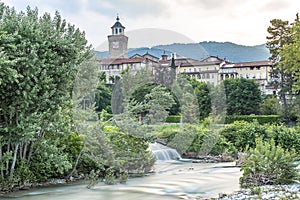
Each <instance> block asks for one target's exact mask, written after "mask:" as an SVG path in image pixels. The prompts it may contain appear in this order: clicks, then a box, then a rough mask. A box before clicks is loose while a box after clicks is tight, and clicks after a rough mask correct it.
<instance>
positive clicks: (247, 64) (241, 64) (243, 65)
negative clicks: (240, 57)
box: [234, 60, 272, 67]
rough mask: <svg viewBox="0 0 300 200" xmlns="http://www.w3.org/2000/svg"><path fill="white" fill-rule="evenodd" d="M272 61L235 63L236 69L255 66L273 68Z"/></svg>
mask: <svg viewBox="0 0 300 200" xmlns="http://www.w3.org/2000/svg"><path fill="white" fill-rule="evenodd" d="M271 65H272V62H271V61H267V60H265V61H254V62H239V63H234V67H255V66H271Z"/></svg>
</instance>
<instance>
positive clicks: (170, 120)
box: [166, 115, 181, 123]
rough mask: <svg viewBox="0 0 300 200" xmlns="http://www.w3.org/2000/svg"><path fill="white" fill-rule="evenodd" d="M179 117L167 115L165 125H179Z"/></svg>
mask: <svg viewBox="0 0 300 200" xmlns="http://www.w3.org/2000/svg"><path fill="white" fill-rule="evenodd" d="M180 119H181V116H180V115H169V116H168V117H167V119H166V122H167V123H180Z"/></svg>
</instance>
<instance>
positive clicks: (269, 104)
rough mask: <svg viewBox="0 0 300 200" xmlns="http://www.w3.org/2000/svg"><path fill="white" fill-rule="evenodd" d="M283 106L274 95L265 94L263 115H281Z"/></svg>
mask: <svg viewBox="0 0 300 200" xmlns="http://www.w3.org/2000/svg"><path fill="white" fill-rule="evenodd" d="M280 113H281V106H280V104H279V101H278V99H277V98H276V96H274V95H265V96H263V98H262V104H261V108H260V114H262V115H279V114H280Z"/></svg>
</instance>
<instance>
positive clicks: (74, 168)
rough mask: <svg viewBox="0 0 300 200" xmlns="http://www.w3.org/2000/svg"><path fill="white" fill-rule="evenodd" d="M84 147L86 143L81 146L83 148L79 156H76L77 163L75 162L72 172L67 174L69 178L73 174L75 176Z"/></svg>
mask: <svg viewBox="0 0 300 200" xmlns="http://www.w3.org/2000/svg"><path fill="white" fill-rule="evenodd" d="M84 148H85V144H84V145H83V146H82V148H81V150H80V152H79V154H78V156H77V158H76V162H75V164H74V167H73V169H72V171H71V173H70V174H69V175H68V176H67V179H69V178H70V177H71V176H73V174H74V172H75V170H76V168H77V165H78V162H79V159H80V157H81V155H82V153H83V150H84Z"/></svg>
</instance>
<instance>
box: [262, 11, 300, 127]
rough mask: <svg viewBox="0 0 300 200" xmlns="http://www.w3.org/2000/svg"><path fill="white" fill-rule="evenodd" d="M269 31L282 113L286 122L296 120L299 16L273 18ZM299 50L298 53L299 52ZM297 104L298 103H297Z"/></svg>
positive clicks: (269, 44) (273, 76)
mask: <svg viewBox="0 0 300 200" xmlns="http://www.w3.org/2000/svg"><path fill="white" fill-rule="evenodd" d="M270 23H271V25H270V26H269V27H268V29H267V31H268V33H269V35H268V36H267V40H268V41H267V47H268V48H269V51H270V53H271V57H270V60H271V61H273V63H274V64H273V70H272V72H271V76H272V80H271V84H272V85H274V86H275V88H276V89H277V90H278V91H279V92H278V97H279V99H280V101H281V103H282V107H283V109H282V115H283V118H284V121H285V122H286V123H288V122H290V121H295V119H296V117H295V113H296V112H297V109H298V108H297V106H295V103H296V102H295V101H294V100H295V98H294V97H295V95H297V94H298V92H297V90H298V89H297V86H296V85H297V83H295V82H297V80H299V79H298V78H297V76H298V75H297V71H298V69H299V64H298V60H299V55H298V54H299V48H298V45H299V34H300V30H299V26H300V25H299V16H298V14H297V15H296V19H295V21H294V22H293V23H289V22H288V21H284V20H281V19H273V20H271V21H270ZM297 52H298V53H297ZM296 104H297V103H296Z"/></svg>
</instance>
